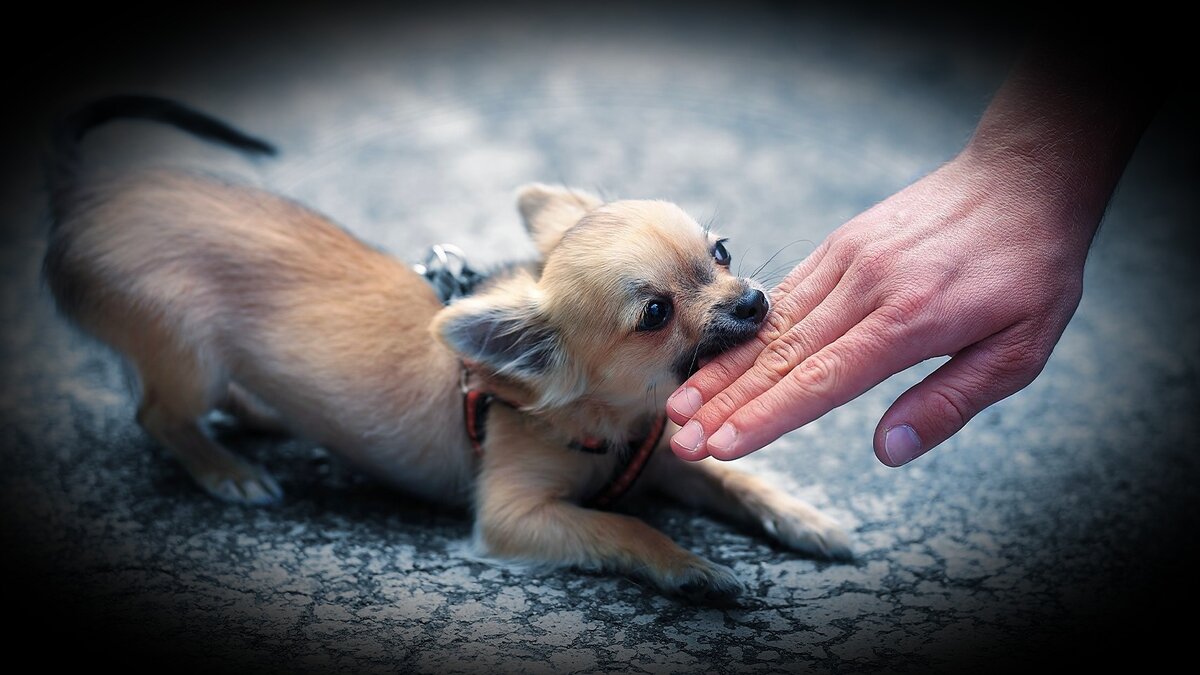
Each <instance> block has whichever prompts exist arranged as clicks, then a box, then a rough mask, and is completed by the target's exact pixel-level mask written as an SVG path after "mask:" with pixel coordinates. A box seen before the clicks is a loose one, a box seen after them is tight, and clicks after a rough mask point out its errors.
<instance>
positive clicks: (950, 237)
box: [667, 150, 1107, 466]
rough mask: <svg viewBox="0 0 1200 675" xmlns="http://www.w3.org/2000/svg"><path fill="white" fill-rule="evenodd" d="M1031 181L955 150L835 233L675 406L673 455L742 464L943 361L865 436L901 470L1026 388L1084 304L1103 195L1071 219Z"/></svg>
mask: <svg viewBox="0 0 1200 675" xmlns="http://www.w3.org/2000/svg"><path fill="white" fill-rule="evenodd" d="M1029 169H1030V167H1029V166H1025V165H1023V163H1022V160H1021V159H1020V158H1018V157H1006V158H1004V159H997V158H996V157H995V156H992V155H987V154H985V153H973V152H970V151H969V150H968V151H964V152H963V153H962V154H961V155H960V156H959V157H957V158H956V159H954V160H953V161H951V162H949V163H948V164H946V165H945V166H943V167H942V168H940V169H939V170H937V171H936V172H934V173H933V174H930V175H929V176H927V177H925V178H924V179H922V180H920V181H918V182H917V183H915V184H913V185H911V186H909V187H908V188H906V189H905V190H903V191H901V192H899V193H897V194H896V195H894V196H892V197H890V198H889V199H887V200H885V201H883V202H882V203H880V204H878V205H876V206H875V207H873V208H871V209H870V210H868V211H866V212H865V213H863V214H861V215H860V216H858V217H856V218H854V219H853V220H851V221H849V222H848V223H846V224H845V225H843V226H842V227H840V228H839V229H837V230H836V231H835V232H833V233H832V234H831V235H830V236H829V237H828V238H827V239H826V240H825V241H824V242H823V243H822V244H821V245H820V246H819V247H818V248H817V249H816V250H815V251H814V252H813V253H812V255H810V256H809V257H808V258H807V259H806V260H805V261H804V262H803V263H801V264H800V265H799V266H798V267H797V268H796V269H795V270H793V271H792V272H791V273H790V274H789V275H788V277H787V278H786V279H785V280H784V281H783V283H781V284H780V285H779V287H778V288H776V289H775V290H774V291H773V292H772V293H771V300H772V306H771V311H770V313H769V315H768V316H767V319H766V322H765V324H764V326H763V328H762V330H761V331H760V333H759V335H758V336H757V339H756V340H754V341H751V342H750V343H747V344H745V345H742V346H741V347H739V348H737V349H734V350H732V351H730V352H728V353H726V354H724V355H722V356H720V357H718V358H716V359H715V360H714V361H712V362H711V363H709V364H707V365H705V366H704V367H703V368H701V369H700V371H698V372H697V373H696V374H695V375H693V376H692V377H691V378H690V379H689V380H688V381H687V382H686V383H685V384H684V385H683V386H682V387H681V388H680V389H679V390H678V391H676V392H675V394H673V395H672V396H671V398H670V399H669V401H668V406H667V407H668V414H669V415H670V417H671V419H673V420H674V421H675V422H676V423H678V424H681V425H683V429H682V430H681V431H679V432H677V433H676V434H675V436H674V437H673V438H672V448H673V450H674V451H675V453H676V454H677V455H679V456H680V457H682V458H684V459H689V460H697V459H702V458H704V457H706V456H709V455H711V456H713V457H716V458H718V459H735V458H737V457H741V456H743V455H745V454H747V453H750V452H753V451H754V450H757V449H759V448H761V447H763V446H765V445H767V444H768V443H770V442H771V441H773V440H775V439H776V438H778V437H779V436H781V435H782V434H784V433H786V432H787V431H790V430H792V429H796V428H798V427H800V426H803V425H805V424H807V423H809V422H811V421H813V420H815V419H817V418H819V417H821V416H822V415H824V414H825V413H827V412H829V411H830V410H832V409H834V408H836V407H838V406H840V405H842V404H844V403H846V402H848V401H850V400H851V399H853V398H855V397H857V396H858V395H860V394H861V393H863V392H864V391H866V390H867V389H869V388H871V387H873V386H875V385H876V384H878V383H879V382H881V381H882V380H884V379H886V378H887V377H889V376H890V375H892V374H894V373H897V372H899V371H901V370H903V369H905V368H908V367H909V366H912V365H913V364H916V363H918V362H921V361H923V360H925V359H929V358H932V357H938V356H945V355H949V356H951V359H950V360H949V361H948V362H946V363H945V364H943V365H942V366H941V367H940V368H938V369H937V370H936V371H935V372H934V373H932V374H931V375H929V376H928V377H927V378H925V380H924V381H923V382H921V383H919V384H917V385H916V386H914V387H912V388H911V389H909V390H908V391H907V392H905V393H904V394H903V395H902V396H901V397H900V398H899V399H897V400H896V401H895V403H893V404H892V406H891V408H889V409H888V411H887V412H886V413H885V414H884V416H883V418H882V420H881V421H880V423H879V425H878V427H877V429H876V431H875V435H874V446H875V454H876V456H877V457H878V458H879V460H880V461H881V462H883V463H884V464H887V465H889V466H900V465H902V464H905V463H907V462H909V461H911V460H912V459H914V458H916V457H918V456H920V455H921V454H923V453H924V452H926V451H928V450H929V449H931V448H933V447H935V446H936V445H938V444H939V443H942V442H943V441H945V440H946V439H947V438H949V437H950V436H952V435H953V434H954V433H956V432H958V431H959V430H960V429H962V427H963V425H965V424H966V423H967V421H968V420H970V419H971V418H972V417H974V416H975V415H976V414H977V413H978V412H979V411H980V410H982V409H984V408H986V407H987V406H989V405H992V404H993V403H996V402H997V401H999V400H1001V399H1003V398H1005V397H1007V396H1009V395H1011V394H1013V393H1015V392H1017V391H1018V390H1020V389H1022V388H1024V387H1025V386H1026V385H1028V384H1029V383H1030V382H1032V381H1033V379H1034V377H1036V376H1037V375H1038V373H1040V372H1041V370H1042V368H1043V366H1045V364H1046V360H1047V359H1048V358H1049V356H1050V353H1051V350H1052V349H1053V348H1054V345H1055V343H1056V342H1057V341H1058V339H1059V337H1060V336H1061V335H1062V332H1063V330H1064V329H1065V327H1066V325H1067V323H1068V321H1069V320H1070V318H1071V316H1072V314H1073V313H1074V311H1075V309H1076V307H1077V305H1078V303H1079V299H1080V295H1081V292H1082V275H1083V264H1084V260H1085V258H1086V256H1087V250H1088V246H1089V243H1090V241H1091V238H1092V235H1093V234H1094V231H1095V227H1096V223H1097V221H1098V220H1099V214H1100V212H1102V210H1103V205H1104V201H1106V200H1107V195H1105V196H1104V199H1103V200H1101V201H1100V204H1099V209H1098V210H1097V209H1096V208H1094V207H1091V205H1090V203H1089V208H1081V207H1080V203H1081V201H1087V200H1081V199H1080V198H1079V197H1080V195H1078V194H1075V193H1073V192H1072V189H1071V188H1070V186H1069V185H1068V184H1067V183H1066V182H1063V181H1058V180H1057V179H1056V177H1054V176H1046V175H1043V174H1038V173H1037V172H1036V171H1033V172H1031V171H1030V170H1029ZM1020 177H1025V178H1020ZM1091 201H1095V200H1091Z"/></svg>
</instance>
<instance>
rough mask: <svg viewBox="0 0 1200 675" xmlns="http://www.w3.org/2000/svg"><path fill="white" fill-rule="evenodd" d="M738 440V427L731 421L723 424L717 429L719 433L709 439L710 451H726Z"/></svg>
mask: <svg viewBox="0 0 1200 675" xmlns="http://www.w3.org/2000/svg"><path fill="white" fill-rule="evenodd" d="M736 440H737V428H736V427H734V426H733V425H732V424H730V423H729V422H726V423H725V424H722V425H721V428H720V429H717V433H715V434H713V435H712V438H710V439H708V451H709V453H710V454H712V453H714V452H719V453H722V454H724V453H726V452H728V451H730V450H732V449H733V443H734V441H736Z"/></svg>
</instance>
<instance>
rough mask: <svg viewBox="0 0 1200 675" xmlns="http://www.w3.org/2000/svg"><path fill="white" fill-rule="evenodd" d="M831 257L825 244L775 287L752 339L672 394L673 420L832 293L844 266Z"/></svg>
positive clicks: (681, 419) (681, 420)
mask: <svg viewBox="0 0 1200 675" xmlns="http://www.w3.org/2000/svg"><path fill="white" fill-rule="evenodd" d="M828 260H829V259H828V258H827V257H826V256H825V255H824V248H820V249H817V251H815V252H814V253H813V255H812V256H809V258H808V259H807V260H805V261H804V262H803V263H801V264H800V266H798V267H797V268H796V269H795V270H793V271H792V273H791V274H789V275H788V279H787V280H785V281H784V282H783V284H781V285H780V286H779V287H778V288H777V289H775V290H774V291H772V301H771V311H770V313H769V314H768V315H767V318H766V321H765V323H764V324H763V326H762V328H760V329H759V331H758V335H756V336H755V338H754V339H753V340H750V341H749V342H747V343H746V344H743V345H740V346H738V347H735V348H734V349H731V350H729V351H727V352H725V353H724V354H722V355H720V356H718V357H717V358H715V359H713V360H712V361H711V362H710V363H708V364H706V365H705V366H704V367H703V368H701V369H700V370H699V371H697V372H696V374H694V375H692V376H691V377H690V378H688V380H687V381H686V382H684V383H683V384H682V385H681V386H680V387H679V389H677V390H676V391H675V393H673V394H671V396H670V398H668V399H667V415H668V416H669V417H670V418H671V420H672V421H673V422H675V423H676V424H679V425H685V424H686V423H687V421H688V420H689V419H691V417H692V415H694V414H696V411H698V410H699V409H700V407H701V405H702V403H703V402H704V401H708V400H709V399H711V398H712V397H713V396H714V395H715V394H716V393H717V392H720V391H722V390H724V389H725V388H727V387H729V386H730V385H731V384H733V383H734V382H735V381H737V379H738V378H739V377H741V376H742V375H743V374H744V373H745V372H746V371H747V370H749V368H750V366H752V365H754V363H755V361H756V360H757V359H758V357H759V355H760V354H761V353H762V351H763V349H765V348H766V347H767V346H768V345H769V344H771V343H772V342H774V341H775V340H776V339H778V338H779V337H780V336H782V335H784V334H785V333H787V332H788V331H790V330H791V329H792V328H793V327H794V326H795V325H796V323H797V322H799V321H800V320H802V319H804V318H805V317H807V316H808V315H809V314H810V312H812V310H813V308H814V307H817V306H818V305H819V304H820V303H821V302H822V301H823V300H825V298H826V297H828V296H829V294H830V292H832V291H833V289H834V288H835V287H836V286H837V284H838V282H839V281H840V280H841V274H842V270H841V269H839V268H838V267H837V266H835V265H833V264H830V262H828ZM823 261H826V262H825V264H822V262H823ZM834 337H837V336H834ZM831 339H832V338H831Z"/></svg>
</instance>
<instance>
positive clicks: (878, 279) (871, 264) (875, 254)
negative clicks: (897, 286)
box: [850, 245, 896, 288]
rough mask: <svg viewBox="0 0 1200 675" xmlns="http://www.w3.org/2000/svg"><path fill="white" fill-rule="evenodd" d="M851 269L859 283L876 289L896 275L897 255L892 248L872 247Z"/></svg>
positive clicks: (858, 258) (865, 249) (861, 253)
mask: <svg viewBox="0 0 1200 675" xmlns="http://www.w3.org/2000/svg"><path fill="white" fill-rule="evenodd" d="M850 269H851V272H852V273H853V274H854V278H855V279H856V280H857V281H858V283H860V284H862V285H863V286H865V287H868V288H875V287H877V286H879V285H880V284H882V283H883V282H884V281H886V280H887V279H889V278H890V277H891V276H892V274H893V273H894V271H895V269H896V255H895V253H894V252H893V251H892V250H891V249H890V248H885V247H882V246H878V245H870V246H867V247H865V248H864V249H863V250H862V252H860V253H859V255H858V256H857V257H856V258H855V260H854V262H853V263H852V264H851V268H850Z"/></svg>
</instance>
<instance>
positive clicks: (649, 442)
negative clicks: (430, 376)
mask: <svg viewBox="0 0 1200 675" xmlns="http://www.w3.org/2000/svg"><path fill="white" fill-rule="evenodd" d="M494 401H499V402H501V403H505V404H506V405H510V406H511V404H508V403H507V402H505V401H504V400H503V399H498V398H496V397H495V396H493V395H492V394H489V393H487V392H483V391H480V390H478V389H468V388H466V387H465V386H464V387H463V421H464V422H465V423H466V427H467V436H468V437H469V438H470V439H471V447H473V448H474V449H475V456H476V457H482V456H483V437H484V426H485V425H486V423H487V414H488V408H489V407H490V406H491V404H492V402H494ZM666 428H667V416H666V415H661V414H660V415H659V416H658V417H655V418H654V424H653V425H651V427H650V433H649V434H648V435H647V436H646V437H645V438H643V439H642V440H641V441H631V442H630V443H629V445H628V446H627V447H626V448H624V449H623V452H622V453H621V464H618V466H617V471H616V472H615V473H614V474H613V477H612V479H610V480H609V481H608V483H607V484H606V485H605V486H604V487H603V488H601V489H600V491H599V492H597V493H596V494H594V495H592V496H591V497H588V498H587V499H585V500H584V501H583V505H584V506H587V507H589V508H597V509H603V508H607V507H608V506H610V505H611V504H612V503H613V502H615V501H617V500H618V499H620V498H621V496H622V495H624V494H625V492H626V491H628V490H629V488H630V486H632V485H633V483H634V481H636V480H637V479H638V477H639V476H641V475H642V469H644V468H646V463H647V462H648V461H650V455H651V454H652V453H653V452H654V448H655V447H656V446H657V445H658V442H659V441H660V440H662V435H663V431H665V430H666ZM569 447H570V448H572V449H574V450H579V451H581V452H590V453H593V454H597V455H603V454H605V453H607V452H608V450H609V447H610V446H609V445H608V443H605V442H603V441H599V440H596V439H584V440H583V441H581V442H580V441H576V442H573V443H571V445H570V446H569Z"/></svg>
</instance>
